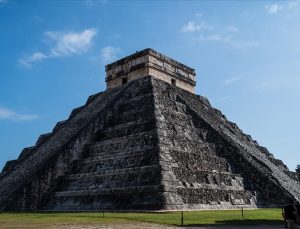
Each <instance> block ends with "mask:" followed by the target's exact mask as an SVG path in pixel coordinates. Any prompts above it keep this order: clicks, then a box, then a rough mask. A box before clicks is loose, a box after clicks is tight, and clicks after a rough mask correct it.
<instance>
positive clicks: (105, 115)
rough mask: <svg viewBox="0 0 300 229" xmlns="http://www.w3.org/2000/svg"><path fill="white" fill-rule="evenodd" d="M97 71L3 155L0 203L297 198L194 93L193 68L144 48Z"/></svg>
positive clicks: (286, 180)
mask: <svg viewBox="0 0 300 229" xmlns="http://www.w3.org/2000/svg"><path fill="white" fill-rule="evenodd" d="M105 69H106V78H105V81H106V84H107V89H106V90H105V91H103V92H99V93H98V94H95V95H91V96H90V97H89V98H88V99H87V102H86V103H85V104H84V105H83V106H81V107H78V108H75V109H74V110H73V111H72V112H71V114H70V116H69V118H68V119H67V120H64V121H60V122H58V123H57V124H56V126H55V127H54V128H53V130H52V131H51V132H50V133H46V134H42V135H41V136H40V137H39V138H38V139H37V142H36V144H35V145H34V146H30V147H28V148H25V149H23V151H22V152H21V153H20V155H19V157H18V158H17V159H16V160H12V161H8V162H7V163H6V165H5V167H4V168H3V170H2V172H1V173H0V209H1V210H2V211H24V210H29V211H30V210H51V211H66V210H72V211H82V210H194V209H236V208H240V207H244V208H256V207H264V206H272V205H280V204H285V203H287V202H288V201H289V200H290V199H294V200H300V181H299V180H298V178H297V176H296V175H295V173H293V172H291V171H289V170H288V168H287V166H286V165H285V164H284V163H283V162H282V161H281V160H278V159H276V158H274V156H273V154H271V153H270V152H269V151H268V150H267V149H266V148H265V147H262V146H260V145H259V144H258V143H257V142H256V141H255V140H253V139H252V138H251V136H250V135H247V134H245V133H243V132H242V130H241V129H239V128H238V126H237V124H235V123H232V122H230V121H229V120H227V118H226V117H225V116H224V115H223V114H222V113H221V111H219V110H217V109H215V108H213V107H212V106H211V105H210V103H209V101H208V99H206V98H205V97H203V96H200V95H196V94H195V85H196V74H195V70H194V69H193V68H190V67H188V66H186V65H184V64H182V63H179V62H178V61H176V60H173V59H171V58H169V57H167V56H165V55H163V54H161V53H159V52H156V51H154V50H152V49H145V50H142V51H140V52H136V53H134V54H132V55H130V56H127V57H125V58H123V59H120V60H118V61H116V62H114V63H111V64H109V65H107V66H106V68H105ZM103 80H104V79H103Z"/></svg>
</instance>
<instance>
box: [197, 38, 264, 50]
mask: <svg viewBox="0 0 300 229" xmlns="http://www.w3.org/2000/svg"><path fill="white" fill-rule="evenodd" d="M195 40H196V41H212V42H221V43H224V44H229V45H232V46H234V47H236V48H242V49H247V48H251V47H256V46H259V43H257V42H255V41H238V40H235V39H234V38H233V37H232V36H231V35H223V34H210V35H200V36H198V37H197V38H195Z"/></svg>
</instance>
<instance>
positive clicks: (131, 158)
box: [77, 152, 159, 173]
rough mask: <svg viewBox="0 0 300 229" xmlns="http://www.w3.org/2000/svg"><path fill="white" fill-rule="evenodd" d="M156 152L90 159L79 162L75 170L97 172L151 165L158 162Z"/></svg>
mask: <svg viewBox="0 0 300 229" xmlns="http://www.w3.org/2000/svg"><path fill="white" fill-rule="evenodd" d="M158 159H159V156H158V152H156V153H155V152H152V153H150V152H147V153H146V154H145V152H143V153H138V154H133V155H132V154H131V155H128V154H127V155H122V156H115V157H110V158H106V159H101V160H97V161H91V160H89V162H88V163H87V162H86V161H85V162H84V163H80V165H79V167H78V169H77V171H78V173H81V172H97V171H100V170H105V169H110V170H111V169H118V168H130V167H139V166H142V165H152V164H154V163H158Z"/></svg>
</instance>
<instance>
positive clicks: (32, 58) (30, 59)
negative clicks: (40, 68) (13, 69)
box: [19, 52, 48, 68]
mask: <svg viewBox="0 0 300 229" xmlns="http://www.w3.org/2000/svg"><path fill="white" fill-rule="evenodd" d="M47 58H48V57H47V56H46V55H45V54H44V53H41V52H35V53H33V54H31V55H29V56H25V57H23V58H21V59H19V63H20V64H22V65H24V66H25V67H27V68H31V67H32V64H33V63H35V62H39V61H42V60H45V59H47Z"/></svg>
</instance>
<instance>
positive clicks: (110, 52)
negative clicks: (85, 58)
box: [100, 46, 120, 64]
mask: <svg viewBox="0 0 300 229" xmlns="http://www.w3.org/2000/svg"><path fill="white" fill-rule="evenodd" d="M119 52H120V49H119V48H116V47H112V46H106V47H104V48H103V49H101V54H100V55H101V60H102V62H103V63H105V64H107V63H109V62H112V61H114V60H116V59H117V57H118V53H119Z"/></svg>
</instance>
